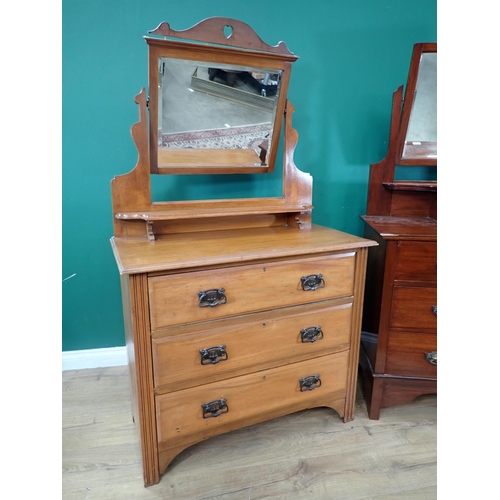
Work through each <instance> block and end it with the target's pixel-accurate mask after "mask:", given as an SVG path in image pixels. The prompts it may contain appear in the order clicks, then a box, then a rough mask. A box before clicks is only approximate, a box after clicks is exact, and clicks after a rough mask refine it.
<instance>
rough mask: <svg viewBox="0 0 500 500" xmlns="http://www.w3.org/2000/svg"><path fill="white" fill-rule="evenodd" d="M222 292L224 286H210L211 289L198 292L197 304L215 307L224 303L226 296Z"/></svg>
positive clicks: (223, 291)
mask: <svg viewBox="0 0 500 500" xmlns="http://www.w3.org/2000/svg"><path fill="white" fill-rule="evenodd" d="M224 293H225V290H224V288H218V289H217V288H212V289H211V290H205V291H204V292H198V306H199V307H215V306H220V305H221V304H225V303H226V302H227V298H226V296H225V295H224Z"/></svg>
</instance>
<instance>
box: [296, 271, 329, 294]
mask: <svg viewBox="0 0 500 500" xmlns="http://www.w3.org/2000/svg"><path fill="white" fill-rule="evenodd" d="M300 281H301V282H302V290H304V291H307V290H317V289H318V288H325V280H324V279H323V275H322V274H310V275H309V276H302V278H300Z"/></svg>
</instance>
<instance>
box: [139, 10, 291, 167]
mask: <svg viewBox="0 0 500 500" xmlns="http://www.w3.org/2000/svg"><path fill="white" fill-rule="evenodd" d="M228 29H229V31H230V34H229V35H226V33H225V30H226V32H227V31H228ZM148 33H150V34H152V35H156V36H155V37H144V39H145V41H146V43H147V44H148V47H149V99H148V107H149V144H150V170H151V173H152V174H248V173H266V172H272V171H273V170H274V166H275V163H276V156H277V151H278V147H279V143H280V134H281V129H282V124H283V120H284V114H285V104H286V100H287V93H288V85H289V81H290V73H291V67H292V63H293V62H294V61H296V60H297V59H298V56H296V55H294V54H293V53H291V52H290V51H289V50H288V48H287V46H286V44H285V43H284V42H279V44H278V45H276V46H270V45H267V44H266V43H264V42H263V41H262V40H261V39H260V38H259V37H258V35H257V34H256V33H255V32H254V31H253V29H252V28H251V27H250V26H248V25H247V24H245V23H243V22H241V21H238V20H236V19H230V18H222V17H212V18H208V19H205V20H203V21H201V22H199V23H198V24H196V25H194V26H193V27H191V28H189V29H187V30H183V31H175V30H172V29H171V28H170V25H169V24H168V23H165V22H163V23H161V24H160V25H159V26H158V27H157V28H156V29H154V30H151V31H149V32H148ZM160 36H161V37H163V38H159V37H160ZM179 39H181V40H179ZM159 58H173V59H184V60H192V61H203V62H208V63H221V64H233V65H238V66H250V67H255V68H256V69H259V68H265V69H275V70H281V71H282V77H281V88H280V92H279V96H278V99H277V106H276V113H275V117H274V124H273V135H272V138H271V147H270V149H269V152H268V156H267V163H265V164H263V163H257V164H256V163H255V162H252V163H249V162H248V156H247V155H248V150H245V149H240V150H238V149H226V150H224V149H222V150H215V149H199V150H197V149H185V150H181V149H179V150H176V160H175V162H172V163H171V164H165V165H162V164H161V163H162V162H161V161H159V158H158V156H159V155H158V104H159V103H158V99H159V95H158V88H159V76H158V60H159ZM220 152H223V153H222V154H220ZM245 152H247V153H245ZM255 158H256V159H258V158H259V156H258V154H257V153H255Z"/></svg>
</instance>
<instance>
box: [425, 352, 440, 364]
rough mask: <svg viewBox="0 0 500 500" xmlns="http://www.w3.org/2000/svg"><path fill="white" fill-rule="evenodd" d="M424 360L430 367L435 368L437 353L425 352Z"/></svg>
mask: <svg viewBox="0 0 500 500" xmlns="http://www.w3.org/2000/svg"><path fill="white" fill-rule="evenodd" d="M425 359H426V360H427V361H428V362H429V363H430V364H431V365H434V366H437V364H438V353H437V351H432V352H426V353H425Z"/></svg>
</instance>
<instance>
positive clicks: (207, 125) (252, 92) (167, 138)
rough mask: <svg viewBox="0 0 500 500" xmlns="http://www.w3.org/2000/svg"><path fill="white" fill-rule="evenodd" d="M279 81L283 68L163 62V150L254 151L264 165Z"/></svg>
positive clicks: (160, 129)
mask: <svg viewBox="0 0 500 500" xmlns="http://www.w3.org/2000/svg"><path fill="white" fill-rule="evenodd" d="M215 66H216V67H215ZM280 80H281V71H280V70H273V69H266V70H263V69H260V68H259V69H256V68H249V67H245V66H238V65H231V66H229V65H227V64H222V63H219V64H217V65H215V64H209V63H206V62H202V61H188V60H184V59H172V58H166V57H161V58H159V79H158V81H159V97H160V98H159V99H158V147H159V148H160V149H166V148H188V149H189V148H206V149H221V148H223V149H226V148H228V149H251V150H254V151H255V154H256V156H257V158H256V160H257V161H259V159H260V154H261V150H262V149H264V150H265V151H267V149H268V148H266V147H265V144H263V143H265V142H267V143H269V145H270V140H271V137H272V131H273V123H274V120H275V116H276V102H277V98H278V95H279V91H280ZM261 145H263V147H262V148H261ZM264 160H265V158H264ZM259 164H260V161H259Z"/></svg>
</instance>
